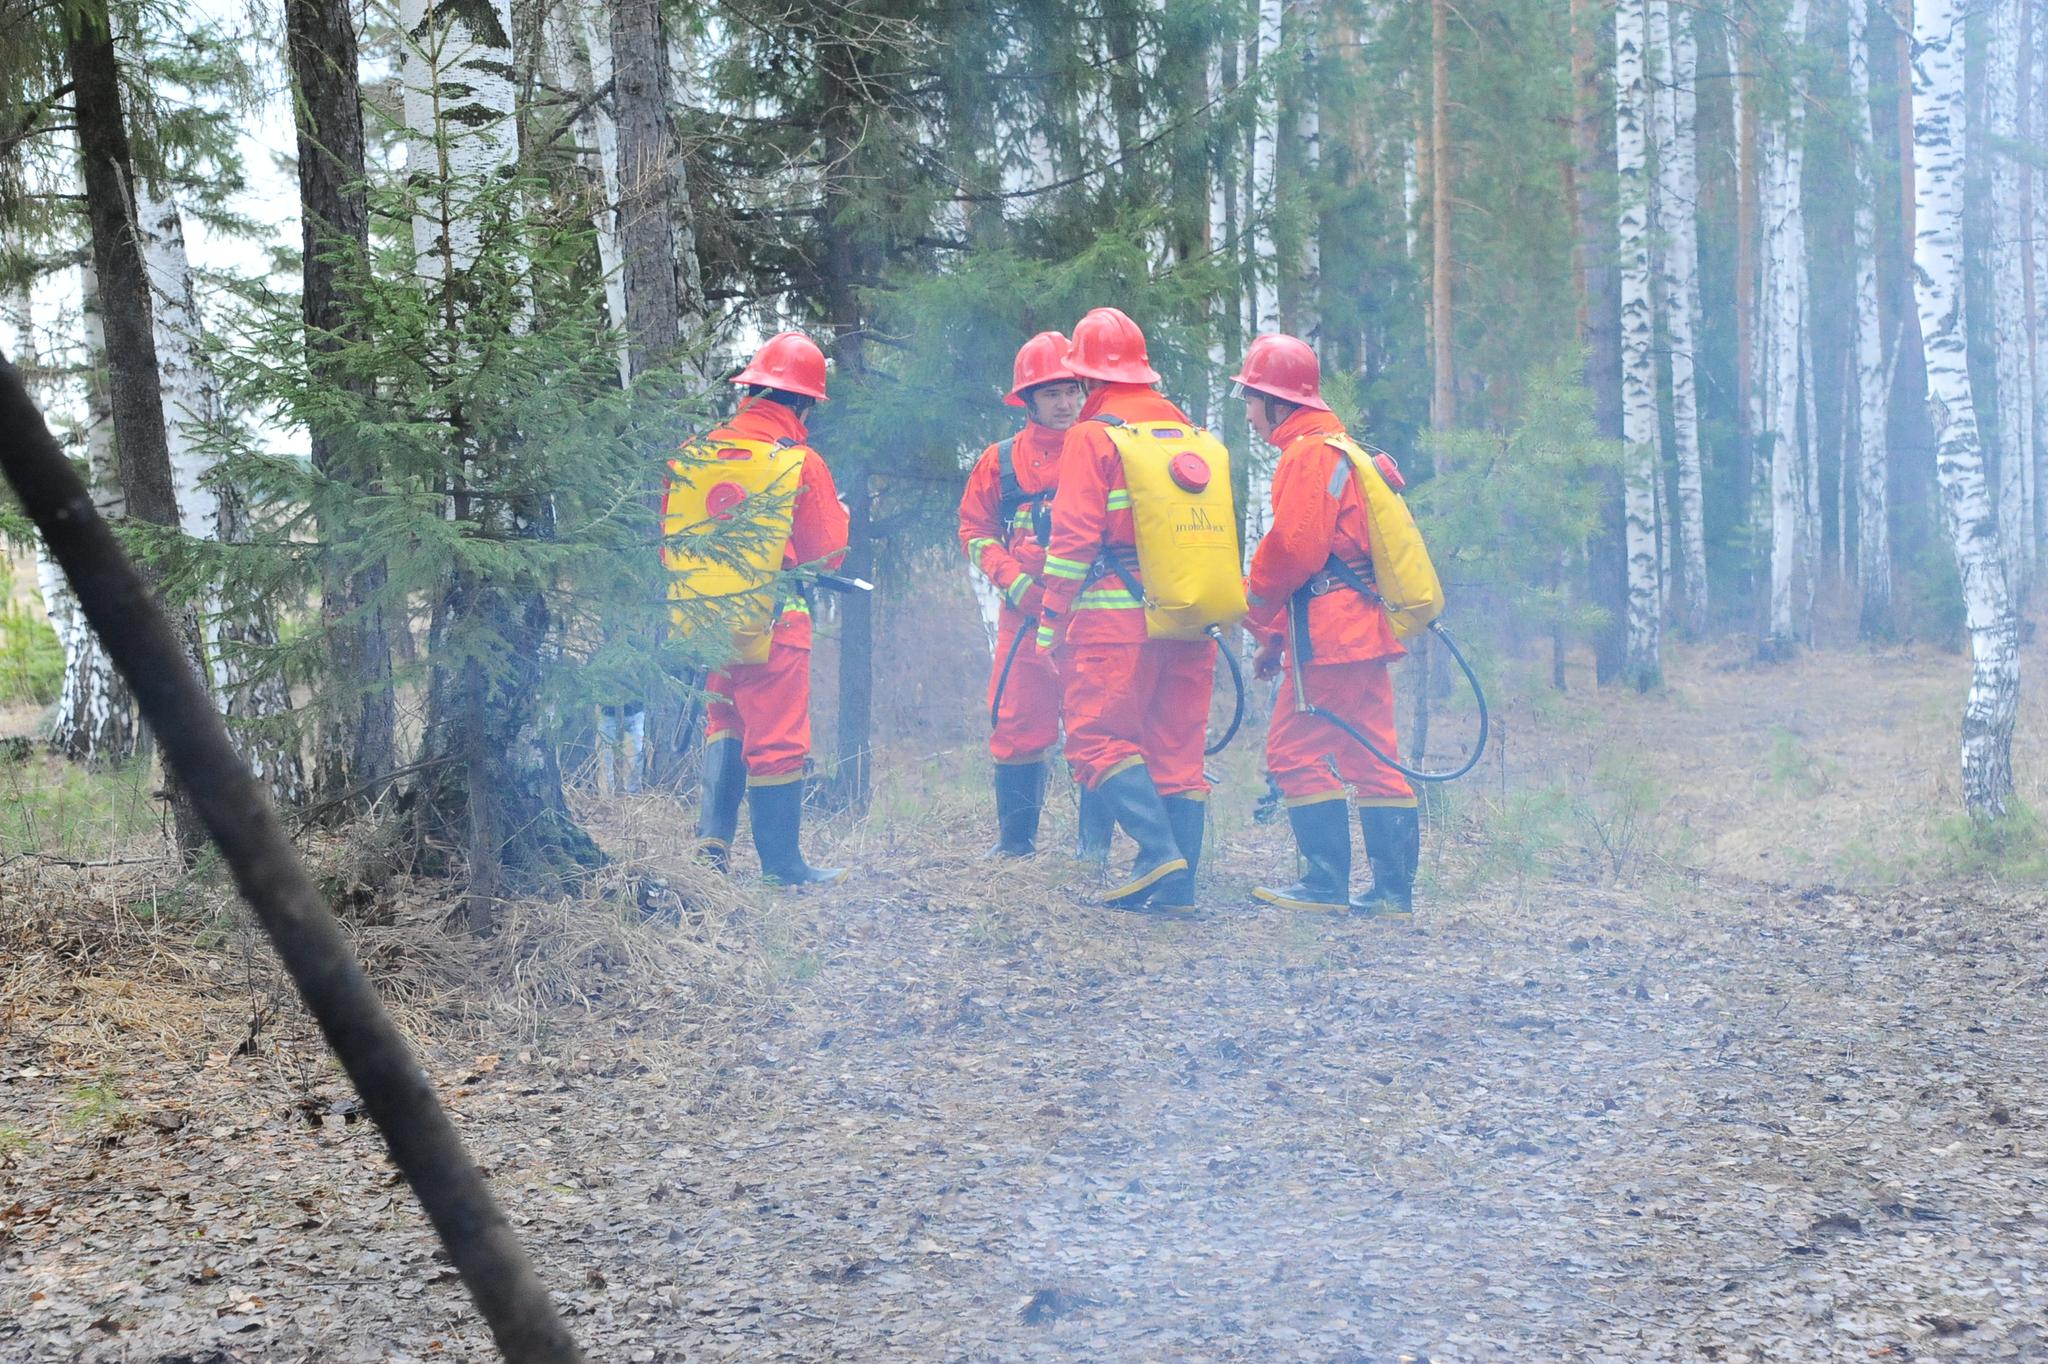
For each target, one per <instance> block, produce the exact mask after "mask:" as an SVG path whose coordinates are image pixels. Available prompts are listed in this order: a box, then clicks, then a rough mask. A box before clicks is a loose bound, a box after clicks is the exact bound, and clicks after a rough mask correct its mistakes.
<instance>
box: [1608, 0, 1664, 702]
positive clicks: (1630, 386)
mask: <svg viewBox="0 0 2048 1364" xmlns="http://www.w3.org/2000/svg"><path fill="white" fill-rule="evenodd" d="M1647 20H1648V15H1647V12H1646V9H1645V4H1644V0H1621V3H1620V4H1619V5H1618V6H1617V8H1616V10H1615V15H1614V116H1615V122H1614V128H1615V139H1614V142H1615V148H1614V163H1615V173H1616V176H1617V178H1618V180H1619V182H1620V194H1619V230H1620V262H1621V387H1622V397H1621V417H1622V439H1623V440H1624V441H1626V442H1627V443H1628V447H1629V450H1628V464H1627V468H1626V472H1625V479H1626V491H1625V493H1624V509H1625V513H1626V516H1627V551H1628V662H1627V676H1628V678H1629V680H1630V682H1631V683H1632V684H1633V685H1634V686H1635V687H1636V689H1637V690H1639V691H1642V690H1647V689H1648V688H1650V687H1652V686H1655V685H1656V684H1657V682H1658V680H1659V675H1660V665H1659V662H1658V633H1659V629H1660V627H1661V624H1662V620H1663V609H1662V602H1661V600H1660V593H1659V589H1658V559H1657V489H1656V479H1657V372H1656V364H1655V361H1654V360H1653V358H1652V356H1651V350H1652V347H1653V344H1654V340H1655V338H1654V334H1653V333H1654V319H1653V316H1652V312H1651V305H1650V241H1649V228H1650V225H1649V207H1650V192H1649V191H1650V185H1649V164H1648V161H1649V144H1648V136H1647V135H1648V131H1649V130H1648V118H1649V104H1650V100H1649V91H1648V89H1647V88H1646V83H1645V79H1644V67H1643V56H1644V49H1645V47H1646V46H1647V38H1648V23H1647Z"/></svg>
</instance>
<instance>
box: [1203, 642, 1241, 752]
mask: <svg viewBox="0 0 2048 1364" xmlns="http://www.w3.org/2000/svg"><path fill="white" fill-rule="evenodd" d="M1208 634H1209V638H1211V639H1213V640H1215V641H1216V652H1217V653H1219V654H1222V655H1223V661H1224V662H1225V663H1228V664H1229V665H1230V683H1231V685H1232V686H1234V687H1236V688H1237V706H1236V708H1235V709H1234V710H1232V711H1231V712H1230V727H1229V728H1228V729H1226V730H1224V731H1223V737H1222V738H1220V739H1218V740H1217V741H1216V742H1215V743H1213V744H1211V745H1209V746H1208V747H1207V748H1205V749H1203V750H1202V756H1203V757H1205V758H1213V757H1215V756H1216V755H1217V754H1218V753H1221V752H1222V751H1223V750H1224V749H1226V748H1228V747H1230V741H1231V740H1232V739H1235V738H1236V737H1237V731H1238V727H1239V726H1240V725H1242V724H1243V723H1244V669H1243V667H1241V666H1240V665H1239V664H1238V661H1237V655H1236V654H1235V653H1233V652H1231V648H1230V646H1229V645H1228V644H1226V643H1224V641H1223V630H1222V628H1221V627H1219V626H1215V625H1212V626H1210V627H1209V631H1208Z"/></svg>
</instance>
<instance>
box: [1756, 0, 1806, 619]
mask: <svg viewBox="0 0 2048 1364" xmlns="http://www.w3.org/2000/svg"><path fill="white" fill-rule="evenodd" d="M1806 19H1807V0H1792V4H1791V7H1790V9H1789V11H1788V13H1787V15H1786V19H1785V34H1786V39H1787V42H1788V45H1789V48H1790V50H1792V51H1794V52H1797V51H1798V50H1799V49H1800V48H1803V47H1804V45H1805V41H1806ZM1795 65H1796V63H1795ZM1804 105H1805V80H1804V78H1803V77H1801V76H1798V75H1795V76H1794V78H1793V80H1792V88H1791V91H1790V93H1789V98H1788V100H1787V104H1786V107H1785V110H1784V112H1783V113H1782V115H1780V116H1778V117H1775V118H1772V119H1770V120H1769V121H1768V122H1766V123H1765V124H1764V127H1763V134H1762V137H1761V138H1760V139H1759V142H1760V146H1759V155H1758V160H1759V162H1760V167H1761V171H1762V176H1763V182H1764V185H1763V199H1764V204H1763V212H1764V228H1763V252H1762V256H1763V259H1762V266H1763V279H1762V281H1761V295H1762V316H1763V321H1764V331H1765V335H1764V337H1763V349H1764V373H1763V376H1762V379H1763V382H1762V386H1761V387H1762V402H1761V405H1760V406H1761V411H1762V416H1763V421H1762V422H1761V424H1760V430H1759V435H1760V437H1761V439H1762V440H1763V441H1764V442H1765V443H1766V448H1767V450H1768V457H1769V470H1770V483H1769V488H1770V509H1769V515H1770V537H1769V541H1768V544H1769V554H1770V568H1769V578H1768V580H1769V583H1770V599H1769V612H1768V615H1767V617H1766V623H1765V627H1764V631H1763V638H1762V641H1761V646H1760V652H1761V653H1763V654H1764V655H1765V656H1767V657H1770V656H1777V655H1781V654H1783V653H1785V652H1786V651H1789V650H1791V649H1793V648H1795V647H1796V646H1797V644H1798V642H1799V639H1800V638H1801V635H1802V632H1803V626H1804V623H1805V621H1804V617H1805V612H1804V611H1803V610H1801V609H1800V607H1801V599H1800V595H1799V584H1800V581H1801V580H1800V575H1801V573H1802V571H1803V570H1804V568H1805V558H1806V556H1807V554H1808V553H1809V552H1810V551H1809V547H1808V546H1807V544H1806V540H1807V539H1808V538H1809V537H1808V536H1807V535H1806V534H1805V533H1804V532H1805V531H1806V530H1807V529H1808V526H1807V520H1806V515H1805V511H1804V502H1805V498H1806V484H1807V478H1806V470H1805V467H1804V462H1803V459H1802V454H1803V452H1802V448H1801V444H1800V394H1801V391H1802V390H1801V381H1802V378H1803V377H1804V371H1803V367H1802V365H1801V358H1802V337H1803V335H1804V329H1805V327H1806V294H1807V289H1806V218H1805V213H1804V210H1803V208H1802V204H1801V188H1802V180H1803V174H1804V168H1805V143H1804V131H1805V107H1804Z"/></svg>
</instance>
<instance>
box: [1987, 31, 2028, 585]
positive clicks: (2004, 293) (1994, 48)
mask: <svg viewBox="0 0 2048 1364" xmlns="http://www.w3.org/2000/svg"><path fill="white" fill-rule="evenodd" d="M2032 3H2033V0H1996V3H1995V4H1994V5H1993V6H1992V10H1991V16H1990V30H1991V31H1990V39H1991V42H1990V48H1989V51H1988V52H1987V53H1986V62H1985V86H1986V89H1985V91H1984V101H1985V106H1986V112H1987V113H1988V114H1989V133H1990V136H1989V137H1987V138H1986V139H1984V142H1985V150H1986V151H1987V152H1988V153H1989V157H1988V159H1989V160H1990V162H1991V168H1990V169H1991V250H1990V253H1989V254H1990V260H1989V262H1988V265H1989V273H1990V284H1991V289H1990V294H1991V297H1990V300H1989V301H1990V304H1991V307H1990V309H1989V311H1990V314H1991V316H1990V317H1989V318H1987V319H1985V320H1986V321H1988V322H1989V323H1990V329H1991V349H1992V356H1993V372H1994V374H1995V376H1996V379H1997V385H1998V406H1997V439H1996V441H1995V446H1994V448H1995V451H1996V454H1997V459H1998V465H1997V467H1998V538H1999V545H2000V548H2001V551H2002V552H2003V553H2004V555H2005V562H2006V575H2007V579H2008V581H2009V582H2010V583H2011V584H2012V588H2013V593H2014V595H2015V596H2016V597H2017V598H2019V599H2021V600H2024V599H2025V597H2026V595H2027V587H2028V584H2029V583H2030V582H2032V580H2033V576H2034V562H2035V557H2036V548H2037V545H2038V543H2039V537H2038V533H2037V531H2036V529H2035V526H2034V460H2033V443H2034V374H2033V368H2034V367H2033V362H2032V358H2031V355H2030V352H2031V350H2032V347H2033V330H2034V324H2033V319H2032V318H2031V317H2030V316H2029V315H2028V310H2027V254H2028V247H2029V241H2028V234H2029V233H2030V231H2031V230H2032V224H2031V223H2030V222H2029V221H2028V213H2027V195H2026V191H2027V184H2026V167H2025V166H2024V164H2023V163H2022V162H2021V160H2020V158H2019V157H2018V156H2017V155H2015V154H2014V149H2015V148H2016V147H2019V146H2023V145H2025V143H2026V140H2027V133H2028V130H2029V129H2028V122H2029V120H2028V119H2027V117H2026V111H2025V109H2024V107H2023V106H2022V104H2021V100H2020V92H2021V87H2022V85H2023V83H2024V82H2023V75H2022V73H2023V71H2024V69H2025V67H2026V65H2027V53H2026V48H2025V41H2024V40H2025V37H2026V28H2027V25H2026V14H2027V11H2028V10H2029V9H2030V8H2031V7H2032Z"/></svg>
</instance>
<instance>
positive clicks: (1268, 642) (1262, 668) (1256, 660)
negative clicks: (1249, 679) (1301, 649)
mask: <svg viewBox="0 0 2048 1364" xmlns="http://www.w3.org/2000/svg"><path fill="white" fill-rule="evenodd" d="M1252 675H1253V676H1255V677H1278V676H1279V675H1280V636H1278V635H1272V636H1269V637H1268V638H1266V639H1265V640H1263V641H1261V642H1260V644H1259V651H1258V652H1257V653H1255V654H1253V655H1252Z"/></svg>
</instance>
